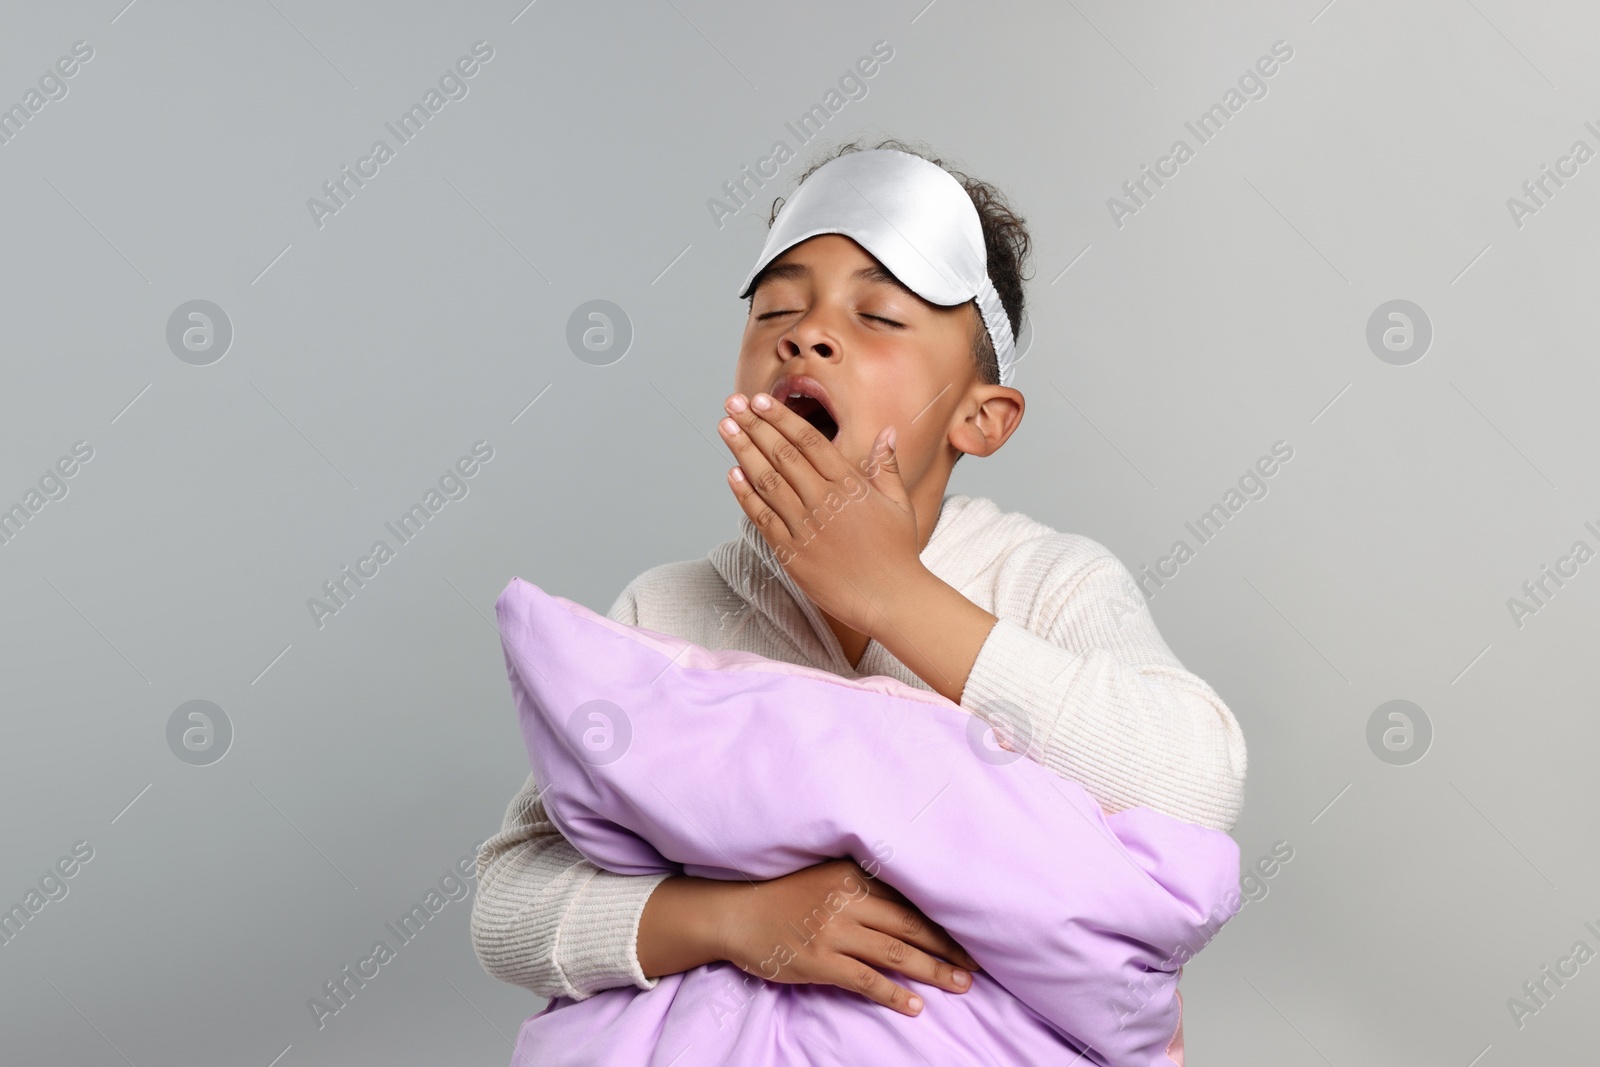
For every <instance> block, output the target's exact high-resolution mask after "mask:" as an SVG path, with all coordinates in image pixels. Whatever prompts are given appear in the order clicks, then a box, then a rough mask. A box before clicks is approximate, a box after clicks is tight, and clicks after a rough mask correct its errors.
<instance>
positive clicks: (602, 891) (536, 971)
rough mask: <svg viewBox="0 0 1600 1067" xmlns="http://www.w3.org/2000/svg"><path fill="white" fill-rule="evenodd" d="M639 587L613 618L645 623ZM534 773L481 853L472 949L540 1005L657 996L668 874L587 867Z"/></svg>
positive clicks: (618, 605)
mask: <svg viewBox="0 0 1600 1067" xmlns="http://www.w3.org/2000/svg"><path fill="white" fill-rule="evenodd" d="M632 590H633V586H632V584H631V583H630V585H629V587H628V588H627V589H624V590H623V591H622V595H621V596H619V597H618V598H617V602H616V603H615V604H613V605H612V607H611V611H610V612H608V613H607V614H608V616H609V617H610V618H612V619H614V620H616V621H618V622H624V623H627V624H628V625H630V626H632V625H637V624H638V615H637V612H636V609H635V607H634V601H633V594H632ZM539 792H540V790H539V787H538V784H537V783H536V782H535V781H534V778H533V775H532V774H529V775H528V780H527V781H526V782H525V783H524V784H523V786H522V789H521V791H519V792H518V793H517V795H516V796H515V797H513V798H512V800H511V803H510V805H509V806H508V807H507V808H506V815H505V819H504V821H503V823H502V824H501V829H500V832H499V833H498V834H496V835H495V836H493V837H491V838H490V839H489V840H488V841H486V842H484V845H483V848H482V849H480V850H479V852H478V892H477V895H476V896H475V897H474V898H473V903H472V921H471V926H472V948H473V951H474V952H475V953H477V956H478V961H479V962H480V963H481V964H483V968H484V970H486V971H488V972H489V973H490V974H491V975H493V976H494V977H496V978H498V979H500V980H501V981H503V982H510V983H511V984H513V985H518V986H522V987H523V988H525V989H528V990H531V991H532V992H534V993H536V994H538V995H539V996H541V997H558V996H560V997H570V998H572V999H573V1000H587V999H588V998H589V997H591V996H593V995H594V994H595V993H598V992H599V991H600V990H602V989H611V988H613V987H615V986H622V985H630V984H631V985H634V986H637V987H638V988H640V989H654V988H655V986H656V984H657V983H658V982H659V981H660V979H659V978H646V977H645V974H644V971H643V970H642V969H641V968H640V966H639V955H638V938H639V917H640V916H641V915H643V914H644V905H645V901H647V900H648V899H649V897H650V894H651V893H652V892H654V891H655V888H656V886H657V885H659V884H661V882H663V881H665V880H666V879H667V878H668V877H670V875H669V874H667V873H661V874H616V873H614V872H612V871H608V870H605V869H603V868H601V867H598V866H596V865H595V864H593V863H591V862H590V861H589V860H588V859H585V858H584V856H583V854H582V853H581V852H579V851H578V849H577V848H576V847H575V846H574V845H573V844H572V843H571V842H570V841H568V840H567V839H566V837H565V836H563V835H562V833H561V831H560V830H559V829H558V828H557V827H556V825H555V824H554V823H553V822H551V821H550V818H549V816H548V815H547V814H546V813H545V810H544V801H543V800H542V799H540V797H539Z"/></svg>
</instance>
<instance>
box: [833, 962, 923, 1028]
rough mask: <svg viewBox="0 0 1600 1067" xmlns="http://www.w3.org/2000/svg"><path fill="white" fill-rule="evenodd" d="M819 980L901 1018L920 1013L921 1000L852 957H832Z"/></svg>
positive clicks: (874, 968) (868, 965)
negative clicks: (891, 1010) (893, 1012)
mask: <svg viewBox="0 0 1600 1067" xmlns="http://www.w3.org/2000/svg"><path fill="white" fill-rule="evenodd" d="M819 977H821V978H823V979H824V980H825V981H826V982H827V983H828V984H829V985H836V986H838V987H840V988H841V989H849V990H852V991H854V992H857V993H860V994H861V995H862V996H864V997H866V998H867V999H868V1000H871V1001H873V1002H875V1003H878V1004H882V1005H883V1006H884V1007H886V1008H893V1009H894V1010H895V1011H897V1012H899V1013H900V1014H902V1015H912V1016H915V1015H917V1014H918V1013H919V1012H921V1011H922V998H921V997H919V996H917V995H916V994H915V993H913V992H911V990H909V989H907V988H906V987H905V986H903V985H897V984H895V983H894V982H892V981H890V980H889V979H888V978H887V977H886V976H885V975H884V974H883V972H881V971H879V970H878V969H877V968H876V967H874V966H872V964H870V963H866V962H864V961H862V960H859V959H856V958H855V957H853V956H849V955H844V954H836V955H834V956H831V957H829V959H828V961H827V963H826V964H825V965H824V966H823V970H822V974H821V975H820V976H819Z"/></svg>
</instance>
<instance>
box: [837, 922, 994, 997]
mask: <svg viewBox="0 0 1600 1067" xmlns="http://www.w3.org/2000/svg"><path fill="white" fill-rule="evenodd" d="M836 948H837V949H838V951H840V952H843V953H845V954H846V955H850V956H854V957H855V958H856V959H858V960H861V961H863V962H865V963H870V964H872V965H874V966H876V967H883V968H886V969H888V970H891V971H898V972H899V973H901V974H903V975H905V976H906V977H907V978H914V979H916V980H917V981H919V982H925V983H926V984H928V985H932V986H938V987H939V988H940V989H946V990H949V991H950V992H952V993H965V992H966V991H967V990H969V989H971V988H972V975H971V974H970V973H968V972H967V970H966V968H964V967H957V966H955V965H954V964H952V963H948V962H946V961H944V960H942V959H939V958H937V957H936V956H934V955H932V954H931V953H928V952H925V951H923V950H922V949H921V948H919V947H918V946H917V945H914V944H912V943H910V942H909V941H907V940H905V939H904V938H900V937H896V936H895V935H894V934H887V933H884V932H883V931H882V930H874V929H872V928H871V927H868V926H851V927H848V928H846V929H845V930H844V931H842V932H841V933H840V935H839V940H838V942H837V944H836ZM958 976H962V978H961V980H958ZM891 984H892V983H891Z"/></svg>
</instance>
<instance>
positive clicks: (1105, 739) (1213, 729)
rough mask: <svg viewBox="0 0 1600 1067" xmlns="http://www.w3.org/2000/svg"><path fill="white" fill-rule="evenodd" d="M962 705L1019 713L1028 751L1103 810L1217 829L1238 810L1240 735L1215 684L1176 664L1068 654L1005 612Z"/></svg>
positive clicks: (1101, 653)
mask: <svg viewBox="0 0 1600 1067" xmlns="http://www.w3.org/2000/svg"><path fill="white" fill-rule="evenodd" d="M962 706H963V707H966V708H969V709H970V710H972V711H973V712H974V713H976V714H979V715H981V716H983V717H985V718H990V717H991V716H1000V717H1003V718H1006V719H1009V720H1012V721H1017V722H1019V723H1020V732H1021V733H1023V734H1025V735H1027V736H1025V737H1023V738H1022V741H1023V742H1024V743H1025V745H1026V749H1025V751H1026V754H1027V755H1028V756H1029V757H1031V758H1033V759H1034V760H1036V761H1037V762H1039V763H1041V764H1043V765H1044V766H1046V767H1048V768H1049V769H1050V770H1052V771H1054V772H1055V773H1057V774H1059V775H1061V776H1062V777H1064V778H1068V779H1070V780H1072V781H1075V782H1077V783H1079V784H1080V785H1082V786H1083V787H1084V788H1085V789H1087V790H1088V791H1089V793H1090V794H1091V795H1092V796H1093V797H1094V798H1095V800H1096V801H1097V802H1099V804H1100V805H1101V806H1102V807H1103V808H1105V809H1106V810H1107V811H1120V810H1122V809H1123V808H1130V807H1148V808H1151V809H1153V810H1156V811H1160V812H1163V813H1165V814H1168V815H1171V816H1174V817H1176V818H1179V819H1182V820H1184V821H1186V822H1193V823H1199V824H1200V825H1202V826H1209V827H1212V828H1214V829H1219V830H1228V829H1231V828H1232V826H1233V824H1234V822H1235V821H1237V819H1238V815H1239V811H1240V809H1241V807H1242V805H1243V801H1244V777H1245V769H1246V759H1247V757H1246V751H1245V744H1244V736H1243V734H1242V733H1241V731H1240V729H1239V724H1238V722H1237V721H1236V720H1235V719H1234V717H1233V714H1232V713H1231V712H1230V711H1229V710H1228V708H1227V706H1226V705H1225V704H1224V703H1223V702H1222V700H1221V699H1220V698H1219V697H1218V696H1217V695H1216V693H1215V692H1213V691H1212V690H1211V688H1210V687H1209V686H1207V685H1206V684H1205V683H1204V682H1203V681H1201V680H1200V679H1199V678H1197V677H1195V676H1194V675H1193V674H1191V673H1189V672H1188V671H1186V670H1184V669H1183V668H1181V667H1176V666H1171V665H1166V664H1130V663H1127V662H1124V661H1122V660H1119V659H1118V658H1117V657H1116V656H1115V655H1113V654H1112V653H1111V652H1109V651H1107V650H1105V649H1102V648H1091V649H1088V650H1087V651H1081V652H1080V651H1071V650H1068V649H1065V648H1061V647H1060V646H1058V645H1055V644H1053V643H1052V642H1050V641H1048V640H1046V639H1045V638H1042V637H1039V636H1038V635H1037V634H1034V633H1032V632H1030V631H1028V630H1027V629H1025V628H1023V627H1022V626H1019V625H1018V624H1016V623H1013V622H1011V621H1010V620H1003V621H1002V622H1000V623H999V624H997V625H996V627H995V629H994V631H993V633H992V634H991V635H990V637H989V639H988V641H986V642H985V645H984V648H983V649H982V651H981V652H980V655H979V657H978V659H977V661H976V662H975V664H974V667H973V669H972V671H971V673H970V674H969V676H968V682H967V687H966V691H965V692H964V693H963V695H962ZM1019 747H1020V746H1019Z"/></svg>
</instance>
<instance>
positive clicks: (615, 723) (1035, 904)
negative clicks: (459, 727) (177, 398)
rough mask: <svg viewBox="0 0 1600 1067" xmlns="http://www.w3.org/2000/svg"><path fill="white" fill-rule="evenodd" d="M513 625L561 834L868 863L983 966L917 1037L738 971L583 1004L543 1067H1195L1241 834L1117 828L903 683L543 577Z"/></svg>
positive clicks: (723, 855) (558, 1021) (598, 851)
mask: <svg viewBox="0 0 1600 1067" xmlns="http://www.w3.org/2000/svg"><path fill="white" fill-rule="evenodd" d="M496 611H497V614H498V618H499V627H500V633H501V641H502V646H503V649H504V652H505V660H506V668H507V674H508V676H509V678H510V681H511V688H512V693H513V695H514V697H515V700H516V705H517V711H518V715H519V718H520V720H521V726H522V733H523V739H524V741H525V743H526V745H527V749H528V757H529V760H530V762H531V764H532V769H533V772H534V774H535V776H536V777H537V779H538V780H539V781H540V782H541V783H544V785H545V791H544V794H543V798H544V803H545V809H546V811H547V812H548V814H549V816H550V818H551V820H552V821H554V822H555V823H556V825H557V826H558V827H560V829H561V831H562V833H563V834H564V835H565V836H566V838H567V839H568V840H569V841H571V842H572V844H573V845H575V846H576V847H577V848H578V849H579V850H580V851H581V852H582V853H583V854H584V855H585V856H586V857H588V858H589V859H590V860H591V861H592V862H593V863H595V864H596V865H598V866H600V867H603V868H605V869H607V870H610V871H615V872H618V873H624V874H638V873H649V872H659V871H671V872H674V873H676V872H679V871H681V872H682V873H684V874H689V875H694V876H698V877H708V878H723V879H733V878H749V879H755V880H760V879H768V878H776V877H779V876H781V875H785V874H789V873H791V872H793V871H797V870H799V869H801V868H803V867H808V866H811V865H813V864H816V863H820V862H822V861H824V860H827V859H830V858H835V857H845V856H848V857H851V858H854V859H855V860H856V861H857V862H858V863H860V864H861V865H862V867H863V868H864V869H865V870H866V871H868V872H870V873H871V874H872V876H874V877H878V878H881V879H882V880H883V881H885V882H887V883H888V884H889V885H891V886H893V887H894V888H896V889H898V890H899V891H900V892H901V893H904V894H905V896H906V897H907V898H908V899H909V900H911V901H912V903H914V904H915V905H916V906H917V907H918V908H919V909H921V910H922V912H923V913H924V914H926V915H927V916H928V917H929V918H930V919H932V920H933V921H934V922H937V923H938V924H940V925H941V926H943V927H944V928H945V929H946V930H947V931H949V933H950V935H951V936H952V937H954V938H955V939H956V941H958V942H959V943H960V944H961V945H963V946H964V947H965V948H966V949H967V950H968V951H969V952H970V953H971V954H972V956H973V957H974V958H975V959H976V960H977V961H978V962H979V964H981V965H982V967H983V971H982V972H981V973H979V974H975V975H974V976H973V986H972V987H971V989H969V990H968V991H967V992H966V993H963V994H959V995H958V994H950V993H948V992H947V991H944V990H941V989H938V988H937V987H933V986H927V987H926V988H922V984H921V983H917V982H914V981H911V982H910V987H912V988H914V991H916V992H918V993H919V994H920V995H921V996H922V997H923V1000H924V1003H925V1005H926V1006H925V1008H924V1009H923V1011H922V1013H921V1014H920V1015H918V1016H916V1017H909V1016H904V1015H901V1014H900V1013H898V1012H894V1011H892V1010H890V1009H887V1008H883V1007H882V1006H880V1005H877V1004H875V1003H873V1002H871V1001H869V1000H868V999H867V998H865V997H862V996H860V995H859V994H854V993H851V992H849V991H846V990H842V989H839V988H837V987H833V986H825V985H806V984H787V983H774V982H766V981H763V980H761V979H760V978H758V977H755V976H751V975H748V974H745V973H744V972H742V971H740V970H739V969H738V968H736V967H734V966H733V965H732V964H729V963H726V962H725V961H719V962H717V963H713V964H708V965H706V966H703V967H696V968H693V969H691V970H689V971H685V972H683V973H681V974H676V975H669V976H664V977H663V979H662V980H661V982H660V983H659V984H658V985H657V986H656V987H655V988H654V989H651V990H648V991H645V990H640V989H638V988H635V987H631V986H630V987H623V988H617V989H608V990H605V991H603V992H601V993H599V994H597V995H596V996H594V997H591V998H589V999H587V1000H584V1001H581V1002H573V1001H570V1000H567V999H565V998H557V999H556V1000H554V1001H552V1002H551V1004H550V1006H549V1007H548V1008H546V1010H545V1011H544V1012H542V1013H541V1014H539V1015H537V1016H534V1017H533V1018H531V1019H529V1020H528V1021H527V1022H526V1023H525V1024H524V1026H523V1030H522V1034H521V1038H520V1040H519V1043H518V1056H519V1058H520V1057H523V1056H525V1055H526V1056H529V1057H531V1058H530V1059H527V1060H526V1061H525V1062H537V1063H540V1064H568V1063H570V1064H578V1063H658V1062H659V1063H662V1064H665V1063H668V1062H673V1061H674V1057H677V1056H682V1059H679V1060H677V1061H676V1062H677V1063H678V1065H679V1067H689V1065H690V1064H711V1063H715V1064H722V1063H728V1064H735V1063H737V1064H756V1065H761V1064H780V1063H786V1062H790V1061H789V1060H786V1059H785V1058H784V1055H785V1050H791V1051H792V1049H793V1047H794V1046H795V1045H796V1044H797V1043H801V1044H803V1043H805V1042H806V1041H808V1040H809V1041H813V1042H820V1043H821V1045H820V1046H818V1047H822V1048H835V1047H837V1048H838V1050H839V1055H840V1056H841V1061H851V1062H867V1061H868V1060H867V1057H868V1055H869V1053H873V1051H874V1050H880V1051H881V1053H882V1055H883V1056H886V1057H888V1058H887V1059H883V1060H880V1062H891V1063H893V1062H915V1057H909V1058H908V1057H907V1050H908V1046H909V1047H912V1048H916V1049H918V1050H919V1051H923V1052H927V1053H928V1054H929V1060H928V1062H944V1061H945V1060H946V1059H947V1058H948V1055H949V1052H948V1050H949V1049H950V1047H951V1044H952V1042H953V1043H954V1044H955V1046H956V1047H957V1048H960V1049H962V1050H963V1053H964V1059H963V1062H976V1063H994V1064H1003V1063H1015V1062H1029V1063H1039V1064H1048V1063H1062V1064H1067V1063H1073V1062H1078V1063H1091V1064H1113V1065H1121V1064H1139V1065H1146V1064H1159V1065H1163V1067H1170V1065H1171V1064H1172V1063H1174V1062H1178V1063H1181V1062H1182V1059H1181V1057H1182V1051H1181V1040H1180V1039H1179V1038H1178V1034H1179V1022H1180V1010H1181V1004H1180V1002H1179V1000H1178V997H1177V982H1178V975H1179V970H1180V968H1181V966H1182V965H1183V963H1184V962H1185V961H1187V960H1188V959H1190V958H1191V957H1192V956H1193V955H1194V953H1196V952H1198V951H1199V949H1200V948H1201V947H1203V946H1204V944H1205V943H1206V942H1207V941H1208V940H1209V939H1210V938H1211V937H1212V936H1214V935H1215V933H1216V931H1217V930H1218V929H1219V928H1220V927H1221V925H1222V924H1223V923H1224V922H1226V921H1227V920H1228V919H1229V918H1231V917H1232V916H1233V915H1234V914H1235V913H1236V912H1237V911H1238V908H1239V904H1240V901H1239V894H1238V884H1239V850H1238V846H1237V845H1236V844H1235V843H1234V841H1233V840H1232V838H1230V837H1229V836H1228V835H1227V834H1225V833H1223V832H1221V831H1219V830H1212V829H1207V828H1205V827H1201V826H1198V825H1195V824H1191V823H1185V822H1181V821H1179V820H1177V819H1174V818H1171V817H1170V816H1166V815H1163V814H1160V813H1158V812H1155V811H1152V810H1151V809H1148V808H1129V809H1126V810H1124V811H1120V812H1117V813H1116V814H1114V815H1110V816H1107V815H1106V814H1105V813H1104V812H1103V811H1102V810H1101V809H1100V807H1099V806H1098V805H1097V804H1096V803H1095V802H1094V800H1093V799H1092V798H1091V797H1090V796H1089V794H1088V793H1087V792H1086V791H1085V790H1084V789H1083V788H1082V787H1081V786H1079V785H1077V784H1076V783H1074V782H1070V781H1066V780H1064V779H1061V778H1059V777H1058V776H1057V775H1055V774H1054V773H1053V772H1051V771H1049V770H1047V769H1046V768H1044V767H1042V766H1040V765H1038V764H1037V763H1035V762H1033V761H1032V760H1029V759H1026V758H1022V757H1020V756H1019V755H1018V754H1017V753H1015V752H1011V751H1008V750H1006V749H1005V748H1003V747H996V745H995V742H994V735H993V732H992V730H991V729H990V727H989V726H988V725H987V724H986V723H985V722H984V721H983V720H982V719H979V718H976V717H975V716H973V715H971V714H970V713H968V712H967V711H965V710H964V709H962V708H961V707H960V706H958V705H956V704H954V703H952V702H951V701H949V700H947V699H945V698H944V697H943V696H940V695H939V694H937V693H933V692H931V691H925V690H921V689H917V688H914V687H912V686H908V685H905V684H904V683H902V682H900V681H898V680H896V679H892V678H888V677H884V676H873V677H869V678H858V679H845V678H842V677H839V676H837V675H834V674H831V673H828V672H826V671H822V670H818V669H814V668H810V667H803V666H798V665H794V664H788V663H782V662H779V661H776V660H771V659H768V658H766V657H763V656H758V655H754V654H751V653H746V652H738V651H733V650H716V651H713V650H708V649H705V648H702V647H700V646H698V645H695V644H692V643H690V642H688V641H685V640H683V639H681V638H677V637H673V636H670V635H667V634H661V633H657V632H655V631H652V630H648V629H645V628H643V627H637V626H627V625H624V624H622V623H618V622H614V621H612V620H610V619H607V618H605V617H603V616H601V615H599V614H597V613H595V612H593V611H590V610H589V609H588V608H585V607H583V606H582V605H580V604H577V603H574V602H572V601H570V600H566V599H564V598H561V597H556V596H551V595H549V594H546V593H544V592H543V591H542V590H540V589H539V588H537V587H536V586H533V585H531V584H529V583H527V582H524V581H523V580H522V579H520V578H514V579H512V581H511V583H510V584H509V585H508V586H507V587H506V589H505V591H504V592H503V593H502V594H501V596H500V598H499V601H498V602H497V604H496ZM997 871H998V872H1004V874H1003V876H1002V877H994V876H993V874H992V872H997ZM820 903H821V902H819V905H820ZM835 910H837V909H835ZM826 915H827V912H826V911H825V910H823V909H820V908H819V911H818V913H816V916H815V918H816V919H817V920H820V921H826ZM800 918H802V917H797V926H796V930H797V937H803V936H804V931H803V929H802V928H801V926H800V924H799V922H798V920H799V919H800ZM935 1050H941V1051H935ZM1080 1056H1081V1059H1080V1058H1079V1057H1080ZM824 1058H825V1057H824Z"/></svg>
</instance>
